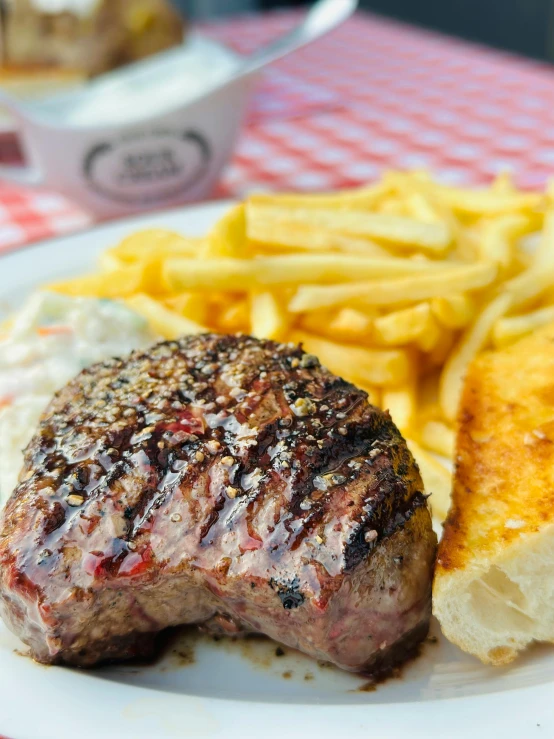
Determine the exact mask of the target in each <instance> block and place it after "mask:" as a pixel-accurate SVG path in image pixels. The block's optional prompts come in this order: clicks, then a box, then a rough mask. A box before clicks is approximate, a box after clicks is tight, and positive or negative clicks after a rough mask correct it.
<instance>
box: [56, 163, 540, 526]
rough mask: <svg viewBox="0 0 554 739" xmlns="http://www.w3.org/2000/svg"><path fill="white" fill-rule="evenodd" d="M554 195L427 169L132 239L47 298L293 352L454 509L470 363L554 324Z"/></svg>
mask: <svg viewBox="0 0 554 739" xmlns="http://www.w3.org/2000/svg"><path fill="white" fill-rule="evenodd" d="M553 201H554V196H553V194H552V192H550V191H548V190H547V192H545V193H544V194H542V193H534V192H533V193H530V192H521V191H518V190H517V189H515V187H514V186H513V184H512V182H511V180H510V178H509V177H508V176H500V177H498V178H497V179H496V180H495V182H494V183H493V184H492V186H491V187H490V188H488V189H483V190H468V189H460V188H454V187H447V186H444V185H441V184H438V183H437V182H434V181H433V180H432V179H431V177H430V176H429V175H428V174H426V173H422V172H410V173H408V172H390V173H387V174H385V175H384V176H383V178H382V180H381V181H380V182H378V183H377V184H374V185H371V186H368V187H364V188H361V189H358V190H353V191H343V192H339V193H331V194H314V195H309V194H279V195H272V194H258V195H252V196H251V197H249V198H248V199H247V200H246V201H245V202H243V203H240V204H238V205H236V206H235V207H234V208H232V209H231V210H230V211H229V212H228V213H227V214H226V215H224V216H223V218H221V220H220V221H219V222H218V223H216V225H215V226H214V227H213V229H212V230H211V232H210V233H209V234H208V235H207V236H206V237H205V238H188V237H186V236H182V235H180V234H176V233H172V232H169V231H163V230H149V231H142V232H139V233H135V234H133V235H131V236H129V237H128V238H126V239H124V241H122V242H121V243H120V244H118V245H117V246H115V247H113V248H110V249H108V250H107V251H105V252H104V253H103V254H102V256H101V258H100V264H99V271H98V272H96V273H94V274H89V275H85V276H83V277H79V278H77V279H72V280H69V281H67V282H64V283H58V284H56V285H51V286H50V288H51V289H54V290H57V291H60V292H63V293H65V294H69V295H81V296H96V297H106V298H119V299H123V300H125V301H126V302H127V303H128V304H129V306H131V307H132V308H133V309H134V310H136V311H137V312H138V313H140V314H142V315H143V316H144V317H145V318H146V319H147V320H148V321H149V322H150V325H151V327H152V328H153V329H154V331H156V332H157V333H158V334H161V335H162V336H164V337H166V338H174V337H177V336H180V335H183V334H191V333H198V332H203V331H206V330H211V331H218V332H237V331H242V332H247V333H250V334H252V335H254V336H257V337H260V338H269V339H276V340H280V341H293V342H302V343H303V345H304V348H305V349H306V350H307V351H309V352H311V353H314V354H316V355H318V356H319V358H320V359H321V361H322V363H323V364H324V365H326V366H327V367H329V369H330V370H332V371H333V372H335V373H337V374H339V375H341V376H343V377H345V378H346V379H348V380H350V381H352V382H354V383H356V384H357V385H359V386H361V387H363V388H364V389H365V390H366V391H367V392H368V394H369V397H370V400H371V402H372V403H374V404H376V405H378V406H380V407H381V408H384V409H388V410H390V413H391V415H392V418H393V420H394V421H395V422H396V424H397V425H398V427H399V428H400V430H401V431H402V432H403V434H404V435H405V436H406V437H407V439H408V440H409V444H410V447H411V449H412V451H413V453H414V455H415V457H416V459H417V461H418V463H419V465H420V468H421V470H422V474H423V477H424V480H425V483H426V488H427V489H428V490H429V491H432V492H433V497H432V505H433V511H434V514H435V515H436V516H437V518H438V519H443V518H444V516H445V515H446V512H447V510H448V505H449V497H450V486H451V473H450V470H449V465H448V464H443V463H442V462H441V461H439V459H437V455H439V457H442V458H445V459H446V460H452V457H453V454H454V437H455V422H456V409H457V404H458V397H459V394H460V389H461V383H462V381H463V376H464V373H465V371H466V368H467V366H468V364H469V362H470V361H471V360H472V358H473V357H474V356H475V354H476V353H477V352H479V351H480V350H482V349H483V348H485V347H487V346H504V345H506V344H508V343H510V342H512V341H515V340H516V339H518V338H520V337H521V336H523V335H524V334H526V333H528V332H529V331H532V330H533V329H534V328H536V327H538V326H540V325H542V324H544V323H547V322H549V321H554V205H553Z"/></svg>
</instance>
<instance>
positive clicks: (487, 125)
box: [0, 0, 554, 251]
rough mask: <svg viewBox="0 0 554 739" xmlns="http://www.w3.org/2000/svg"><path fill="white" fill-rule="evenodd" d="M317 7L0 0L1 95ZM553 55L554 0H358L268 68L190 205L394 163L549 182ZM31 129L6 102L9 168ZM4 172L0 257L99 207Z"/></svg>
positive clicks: (447, 176)
mask: <svg viewBox="0 0 554 739" xmlns="http://www.w3.org/2000/svg"><path fill="white" fill-rule="evenodd" d="M308 6H309V4H307V3H302V2H298V0H173V1H172V2H171V1H170V0H0V93H1V92H2V91H3V90H4V91H6V92H7V93H10V94H12V95H14V96H17V97H20V98H34V97H36V96H44V95H45V92H46V93H47V94H51V93H56V92H58V91H60V90H62V91H66V90H67V89H70V90H71V89H72V88H74V87H76V88H78V89H83V88H86V87H87V85H88V82H89V80H91V79H93V78H95V77H96V76H97V75H98V74H101V73H102V72H105V71H109V70H112V69H114V68H120V67H121V68H125V65H127V64H128V63H130V62H134V61H136V60H140V59H142V58H144V57H148V56H150V55H154V54H156V53H157V52H161V51H164V50H166V49H171V48H174V47H176V46H180V45H181V44H182V43H183V40H184V43H185V46H184V47H183V48H185V49H186V48H188V46H187V44H188V43H189V40H190V39H191V38H192V37H193V35H194V33H200V34H201V35H202V36H203V37H205V38H207V39H208V40H209V41H210V43H212V42H215V43H216V44H222V45H223V46H224V47H227V48H228V49H232V50H233V51H235V52H238V53H239V54H241V55H248V54H251V53H252V52H254V51H255V50H257V49H259V48H260V47H263V46H264V44H267V43H269V42H271V41H272V40H273V39H275V38H277V37H279V36H280V35H282V34H285V33H287V32H289V31H290V30H291V29H293V28H294V27H295V26H296V25H297V24H298V23H299V22H300V21H301V19H302V17H303V15H304V13H305V11H306V10H307V8H308ZM193 32H194V33H193ZM551 62H554V0H502V2H498V0H448V2H445V1H444V0H418V1H417V2H416V1H414V0H360V6H359V9H358V11H357V12H356V13H355V14H354V15H353V16H352V17H351V18H349V19H348V20H347V21H346V22H345V23H344V24H343V25H341V26H340V27H339V28H337V29H335V30H334V31H332V32H331V33H330V34H329V35H327V36H325V37H324V38H321V39H319V40H317V41H316V42H315V43H313V44H310V45H309V46H307V47H305V48H303V49H301V50H300V51H297V52H295V53H293V54H292V55H290V56H288V57H286V58H284V59H281V60H279V61H278V62H277V63H275V64H273V65H271V67H269V68H268V69H265V70H264V71H263V73H262V74H261V75H260V77H259V79H258V81H257V85H256V87H255V89H254V90H253V92H252V95H251V97H250V98H249V100H248V108H247V113H246V115H245V116H244V118H242V116H241V126H240V136H238V138H237V140H236V141H235V140H234V139H233V143H232V146H231V147H230V153H229V155H228V156H227V154H226V157H225V161H222V162H221V170H220V171H218V172H217V177H215V176H214V178H213V182H210V189H209V191H208V190H206V192H203V193H201V195H198V196H195V197H190V198H188V200H191V199H197V200H198V199H206V198H209V199H211V198H241V197H243V196H244V195H245V194H246V193H248V192H250V191H252V190H314V191H322V190H323V191H325V190H331V189H339V188H343V187H356V186H359V185H362V184H364V183H367V182H368V181H371V180H373V179H375V178H376V177H378V176H379V175H380V174H381V173H382V172H383V171H385V170H387V169H427V170H429V171H431V172H432V173H433V175H434V176H436V177H437V178H438V179H439V180H441V181H444V182H448V183H452V184H465V185H483V184H487V183H489V182H490V181H491V179H492V178H493V177H494V176H495V175H497V174H498V173H499V172H510V173H511V174H512V175H513V178H514V180H515V182H516V184H517V185H519V186H520V187H524V188H537V187H543V186H544V185H545V183H546V181H547V180H548V178H549V177H550V176H551V174H552V170H553V168H554V109H553V108H552V105H551V100H552V98H553V96H554V74H553V70H552V66H551ZM175 66H176V69H175V75H176V77H177V78H178V77H179V74H180V69H181V67H180V66H179V65H175ZM212 66H213V65H212ZM147 98H148V99H147ZM144 101H145V103H147V104H146V105H144V108H145V109H146V110H147V112H148V113H149V114H152V115H155V114H156V109H155V107H156V106H155V105H154V104H153V103H152V102H151V98H150V97H149V96H148V95H147V96H146V97H144ZM141 106H142V101H141ZM123 107H124V106H123ZM225 118H226V117H225V116H223V117H222V123H223V122H224V119H225ZM20 134H21V131H17V130H14V124H13V120H12V121H11V122H10V121H9V120H7V119H4V118H3V117H2V113H1V112H0V167H1V165H2V164H10V165H12V164H14V163H19V162H21V161H22V160H25V154H26V151H25V147H24V146H21V135H20ZM31 149H32V147H27V152H28V151H29V150H31ZM137 162H138V163H139V164H140V166H143V165H144V162H145V160H144V159H140V161H139V160H138V159H136V160H134V161H133V166H134V165H137V166H138V164H137ZM3 174H4V175H6V177H4V176H3ZM8 174H9V172H7V171H6V170H1V169H0V251H1V250H2V249H5V248H6V249H7V248H12V247H13V246H14V245H17V244H22V243H26V242H28V241H30V240H33V239H37V238H41V237H47V236H52V235H56V234H59V233H65V232H67V231H70V230H72V229H77V228H81V227H83V226H87V225H89V224H90V223H92V222H94V221H95V220H98V218H100V217H104V216H103V214H101V213H99V212H98V211H96V212H95V211H94V208H90V207H88V204H87V203H86V202H85V201H83V200H81V201H79V202H78V198H77V197H75V198H74V192H73V190H71V189H69V188H67V187H66V189H65V190H63V188H60V187H57V183H56V182H55V181H53V180H50V181H46V183H45V185H44V189H41V190H36V189H35V190H33V189H31V188H28V187H25V186H23V185H20V184H18V183H15V184H14V182H13V180H12V182H8V181H7V175H8ZM147 174H148V176H150V174H151V173H150V172H148V173H147ZM214 183H215V184H214ZM184 195H185V194H184V193H183V198H182V200H181V201H180V202H187V198H186V197H185V196H184ZM171 204H173V203H171ZM148 207H151V208H154V207H155V206H154V205H151V204H150V205H146V204H145V205H144V209H147V208H148ZM157 207H160V206H159V205H158V206H157Z"/></svg>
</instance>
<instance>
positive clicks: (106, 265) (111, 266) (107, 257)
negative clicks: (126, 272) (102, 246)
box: [98, 249, 128, 272]
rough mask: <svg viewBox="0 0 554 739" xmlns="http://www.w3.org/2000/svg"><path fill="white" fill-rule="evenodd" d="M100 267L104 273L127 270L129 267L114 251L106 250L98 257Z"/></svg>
mask: <svg viewBox="0 0 554 739" xmlns="http://www.w3.org/2000/svg"><path fill="white" fill-rule="evenodd" d="M98 266H99V268H100V269H101V270H103V271H104V272H113V271H115V270H118V269H125V267H127V266H128V265H127V264H126V263H125V261H124V260H123V259H121V258H120V257H119V256H118V255H117V253H116V251H115V250H114V249H106V251H103V252H101V253H100V254H99V256H98Z"/></svg>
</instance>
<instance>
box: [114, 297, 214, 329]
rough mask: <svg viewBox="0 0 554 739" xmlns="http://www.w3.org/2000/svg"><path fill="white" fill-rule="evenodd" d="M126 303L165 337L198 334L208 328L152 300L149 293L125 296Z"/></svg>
mask: <svg viewBox="0 0 554 739" xmlns="http://www.w3.org/2000/svg"><path fill="white" fill-rule="evenodd" d="M126 302H127V305H128V306H129V307H130V308H132V309H133V310H134V311H136V312H137V313H139V314H140V315H141V316H143V317H144V318H146V320H147V321H148V323H149V325H150V327H151V328H152V329H153V330H154V331H156V333H159V334H161V335H162V336H163V337H164V338H165V339H177V338H179V337H180V336H187V335H189V334H200V333H203V332H204V331H207V330H208V329H207V328H206V327H205V326H201V325H200V324H198V323H196V322H195V321H191V320H189V319H188V318H185V317H184V316H180V315H179V314H178V313H176V312H175V311H172V310H170V309H169V308H166V306H165V305H163V304H162V303H160V302H158V301H157V300H154V299H153V298H151V297H150V296H149V295H145V294H144V293H137V294H136V295H132V296H131V297H129V298H127V301H126Z"/></svg>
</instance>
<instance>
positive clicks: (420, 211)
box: [406, 191, 442, 223]
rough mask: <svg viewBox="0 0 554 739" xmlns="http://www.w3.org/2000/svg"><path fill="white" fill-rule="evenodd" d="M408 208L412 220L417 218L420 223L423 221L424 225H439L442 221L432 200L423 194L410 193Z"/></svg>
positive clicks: (407, 199)
mask: <svg viewBox="0 0 554 739" xmlns="http://www.w3.org/2000/svg"><path fill="white" fill-rule="evenodd" d="M406 206H407V209H408V214H409V215H410V216H412V218H417V220H418V221H423V223H437V222H438V221H441V220H442V219H441V216H440V215H439V213H438V212H437V210H436V208H434V207H433V204H432V202H431V201H430V199H429V198H428V197H427V195H426V194H425V193H423V192H418V191H412V192H410V193H408V195H407V196H406Z"/></svg>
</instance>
